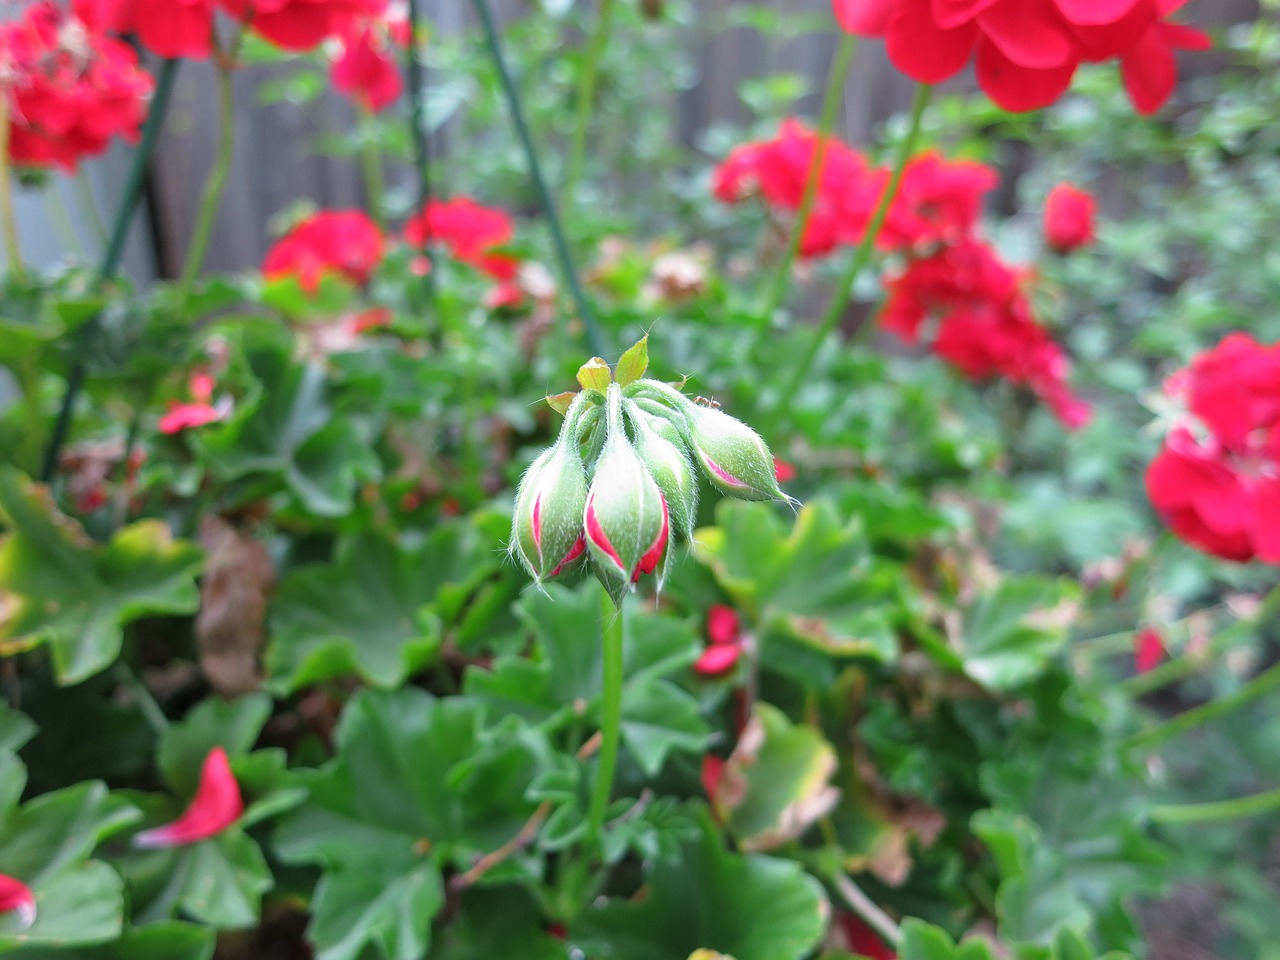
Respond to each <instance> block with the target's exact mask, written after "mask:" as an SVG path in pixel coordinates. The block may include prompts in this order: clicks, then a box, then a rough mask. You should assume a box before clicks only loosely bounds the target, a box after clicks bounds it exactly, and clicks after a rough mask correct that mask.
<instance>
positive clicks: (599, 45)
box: [562, 0, 613, 203]
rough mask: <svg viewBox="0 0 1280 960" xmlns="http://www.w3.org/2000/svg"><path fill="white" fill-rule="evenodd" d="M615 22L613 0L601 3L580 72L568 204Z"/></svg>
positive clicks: (566, 174) (568, 173)
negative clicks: (613, 20)
mask: <svg viewBox="0 0 1280 960" xmlns="http://www.w3.org/2000/svg"><path fill="white" fill-rule="evenodd" d="M612 19H613V0H600V11H599V14H598V15H597V18H596V31H595V33H593V34H592V35H591V40H590V41H589V42H588V44H587V51H586V59H585V60H584V61H583V63H582V69H581V70H580V71H579V73H578V92H577V101H578V102H577V109H576V112H575V115H574V125H573V141H572V143H571V144H570V147H569V159H568V161H567V163H566V164H565V170H564V187H563V190H562V195H563V196H564V198H565V201H566V202H567V203H573V188H574V186H575V185H576V184H577V182H578V177H579V175H580V174H581V173H582V162H583V159H584V158H585V157H586V152H587V133H588V131H589V130H590V128H591V108H592V107H593V106H595V102H596V86H597V84H598V83H599V80H600V58H601V57H602V56H603V55H604V49H605V47H606V46H607V45H608V42H609V28H610V25H611V21H612Z"/></svg>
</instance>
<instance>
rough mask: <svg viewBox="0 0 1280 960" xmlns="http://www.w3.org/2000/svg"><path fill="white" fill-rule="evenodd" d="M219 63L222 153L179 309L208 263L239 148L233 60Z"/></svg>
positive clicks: (203, 203)
mask: <svg viewBox="0 0 1280 960" xmlns="http://www.w3.org/2000/svg"><path fill="white" fill-rule="evenodd" d="M216 59H217V58H215V61H216ZM215 66H216V67H217V70H218V114H219V117H218V124H219V130H218V155H217V158H216V159H215V160H214V163H213V169H212V170H210V171H209V179H207V180H206V181H205V182H204V195H203V197H201V200H200V212H199V214H198V215H197V216H196V224H195V227H194V229H193V230H192V233H191V245H190V246H189V247H188V248H187V260H186V263H185V264H183V267H182V277H181V278H180V279H179V280H178V300H177V303H178V309H179V310H181V309H182V308H183V307H184V306H185V305H186V302H187V299H188V298H189V297H190V296H191V288H192V287H193V286H194V285H195V282H196V277H197V276H198V275H199V273H200V268H201V267H203V266H204V258H205V254H206V253H207V252H208V250H209V235H210V234H211V233H212V232H213V222H214V220H216V219H217V218H218V207H219V206H220V205H221V203H222V193H223V191H224V190H225V189H226V186H227V177H228V176H229V175H230V173H231V160H232V158H233V157H234V156H235V150H236V114H235V97H234V96H233V92H232V85H231V78H232V72H231V70H232V67H231V64H230V63H217V62H215Z"/></svg>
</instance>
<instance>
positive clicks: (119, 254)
mask: <svg viewBox="0 0 1280 960" xmlns="http://www.w3.org/2000/svg"><path fill="white" fill-rule="evenodd" d="M177 73H178V61H177V60H166V61H165V62H164V64H163V65H162V66H161V67H160V76H159V78H158V79H157V80H156V92H155V94H154V95H153V96H152V98H151V109H150V110H149V111H148V112H147V121H146V123H145V124H144V125H143V127H142V141H141V143H139V144H138V149H137V150H136V151H135V152H134V154H133V164H132V165H131V166H130V168H129V177H128V179H127V180H126V181H125V185H124V190H123V192H122V193H121V195H120V206H119V207H117V208H116V214H115V220H114V222H113V223H112V225H111V239H110V241H109V242H108V244H107V250H106V253H105V254H103V258H102V266H101V267H100V268H99V270H98V275H99V277H100V278H101V279H102V280H110V279H111V278H112V277H114V276H115V274H116V271H117V270H118V269H119V268H120V261H121V259H122V258H123V257H124V246H125V240H126V239H127V238H128V236H129V224H130V223H131V222H132V220H133V211H134V208H135V207H137V205H138V198H139V197H140V196H142V186H143V183H144V182H145V180H146V176H147V162H148V160H149V159H150V158H151V154H152V152H153V151H154V150H155V146H156V141H157V140H158V139H159V137H160V130H161V128H162V127H163V126H164V118H165V114H166V113H167V112H168V109H169V97H170V95H171V94H172V93H173V81H174V78H175V77H176V76H177ZM0 192H3V191H0ZM96 326H97V318H96V317H95V318H94V319H93V320H91V321H90V322H88V323H86V324H85V325H84V326H83V327H81V328H80V337H79V339H78V340H77V343H76V347H75V354H74V357H75V359H73V360H72V363H71V370H70V372H69V373H68V374H67V388H66V392H65V393H63V395H62V407H61V409H59V411H58V420H57V422H56V423H55V424H54V428H53V436H52V437H51V438H50V440H49V446H48V447H47V448H46V449H45V455H44V464H43V466H42V467H41V469H40V479H41V481H42V482H44V483H48V482H49V481H50V480H52V479H53V474H54V472H55V471H56V470H57V469H58V460H59V458H60V457H61V456H62V447H63V444H65V443H66V442H67V434H68V433H69V432H70V429H71V413H72V411H73V410H74V409H75V405H76V400H77V398H78V397H79V396H80V391H81V390H82V389H83V388H84V377H85V366H84V351H85V347H86V345H87V344H88V342H89V337H90V336H91V334H92V331H93V328H95V327H96Z"/></svg>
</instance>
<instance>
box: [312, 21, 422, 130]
mask: <svg viewBox="0 0 1280 960" xmlns="http://www.w3.org/2000/svg"><path fill="white" fill-rule="evenodd" d="M339 40H340V42H341V45H342V52H341V53H340V54H339V55H338V57H337V59H335V60H334V61H333V65H332V67H331V68H330V71H329V75H330V77H331V78H332V80H333V86H334V89H336V90H337V91H338V92H339V93H342V94H344V95H346V96H348V97H350V98H351V99H353V100H355V101H356V103H358V104H360V106H361V107H363V108H364V109H365V110H369V111H371V112H373V113H377V112H379V111H381V110H385V109H386V108H387V107H389V106H391V104H393V103H395V102H396V101H397V100H398V99H400V94H401V93H403V92H404V81H403V80H402V79H401V78H400V67H399V64H398V63H397V62H396V46H395V45H396V42H397V41H396V39H395V34H394V33H393V31H391V30H390V29H388V27H387V25H386V24H384V23H381V22H379V21H377V20H366V21H364V22H363V23H357V24H354V25H353V26H352V28H351V29H350V30H348V31H347V32H346V33H344V34H342V35H341V36H340V37H339Z"/></svg>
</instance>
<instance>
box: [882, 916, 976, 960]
mask: <svg viewBox="0 0 1280 960" xmlns="http://www.w3.org/2000/svg"><path fill="white" fill-rule="evenodd" d="M898 960H992V956H991V948H990V947H988V946H987V944H986V943H985V942H984V941H982V940H978V939H974V940H968V941H966V942H965V943H962V944H959V945H957V944H956V942H955V941H954V940H952V939H951V937H949V936H948V935H947V933H946V931H945V930H942V929H940V928H939V927H935V926H933V924H930V923H925V922H924V921H923V920H915V919H907V920H905V921H904V922H903V924H902V942H901V943H900V944H899V946H898Z"/></svg>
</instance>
